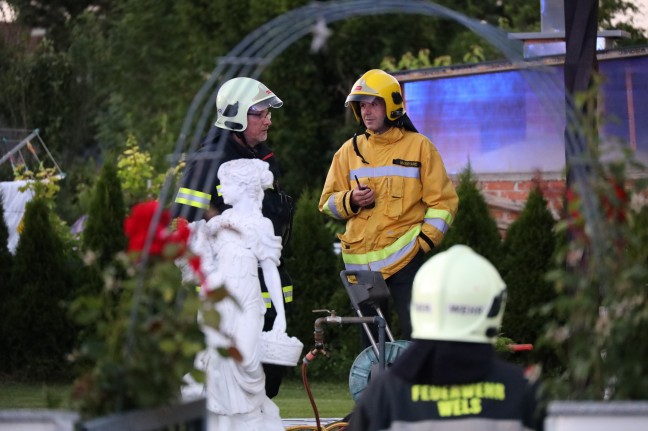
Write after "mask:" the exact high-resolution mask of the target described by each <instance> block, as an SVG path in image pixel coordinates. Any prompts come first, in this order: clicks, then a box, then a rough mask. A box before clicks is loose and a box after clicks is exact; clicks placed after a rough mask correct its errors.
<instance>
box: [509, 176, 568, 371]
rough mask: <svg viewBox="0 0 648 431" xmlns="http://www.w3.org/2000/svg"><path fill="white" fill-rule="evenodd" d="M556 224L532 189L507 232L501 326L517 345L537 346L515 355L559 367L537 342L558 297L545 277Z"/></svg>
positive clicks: (540, 192) (554, 242)
mask: <svg viewBox="0 0 648 431" xmlns="http://www.w3.org/2000/svg"><path fill="white" fill-rule="evenodd" d="M554 226H555V221H554V218H553V216H552V214H551V212H550V211H549V209H548V208H547V201H546V200H545V198H544V196H543V193H542V190H541V189H540V187H539V186H538V185H536V187H535V188H534V189H533V190H531V192H530V193H529V196H528V198H527V201H526V203H525V206H524V208H523V210H522V212H521V214H520V216H519V217H518V219H517V220H515V221H514V222H513V223H512V224H511V226H510V227H509V229H508V232H507V234H506V238H505V240H504V243H503V258H502V264H501V273H502V278H503V279H504V281H505V282H506V286H507V294H508V300H507V303H506V312H505V313H504V319H503V323H502V332H503V334H504V336H506V337H508V338H510V339H512V340H513V341H514V342H516V343H525V344H526V343H531V344H534V350H533V351H531V352H529V353H520V354H519V355H513V357H512V358H511V359H513V360H515V359H516V356H517V357H519V358H521V360H523V361H524V362H529V361H532V362H536V363H541V364H542V365H543V368H544V369H545V370H547V369H548V368H553V367H554V366H556V361H555V356H554V355H553V354H552V353H551V352H550V351H547V350H546V349H544V348H542V346H540V345H539V344H538V343H537V340H538V337H539V336H540V335H541V334H542V333H543V328H544V326H545V323H546V322H547V320H548V319H550V318H551V317H550V316H548V315H546V313H544V312H543V311H542V310H543V307H544V306H546V305H547V303H549V302H550V301H552V300H554V299H555V297H556V292H555V289H554V287H553V284H552V283H550V282H548V281H547V280H546V279H545V277H546V274H547V272H548V271H549V270H550V269H551V268H552V265H553V260H552V257H553V255H554V252H555V248H556V235H555V233H554Z"/></svg>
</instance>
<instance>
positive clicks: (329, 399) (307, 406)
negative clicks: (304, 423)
mask: <svg viewBox="0 0 648 431" xmlns="http://www.w3.org/2000/svg"><path fill="white" fill-rule="evenodd" d="M310 389H311V393H312V394H313V400H314V401H315V405H316V406H317V411H318V413H319V416H320V418H343V417H345V416H346V415H347V414H349V413H351V410H352V409H353V405H354V402H353V399H352V398H351V394H350V393H349V386H348V384H347V382H340V383H336V382H310ZM273 401H274V402H275V403H276V404H277V406H279V409H280V410H281V417H282V418H313V417H315V413H314V412H313V408H312V406H311V403H310V400H309V398H308V392H306V389H305V388H304V385H303V384H302V382H301V380H288V381H284V382H283V383H282V385H281V389H280V390H279V395H277V397H275V398H274V399H273Z"/></svg>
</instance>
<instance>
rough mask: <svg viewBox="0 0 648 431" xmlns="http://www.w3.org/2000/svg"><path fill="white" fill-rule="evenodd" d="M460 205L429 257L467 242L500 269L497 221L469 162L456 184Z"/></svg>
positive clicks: (499, 238) (499, 239)
mask: <svg viewBox="0 0 648 431" xmlns="http://www.w3.org/2000/svg"><path fill="white" fill-rule="evenodd" d="M457 195H458V196H459V208H458V210H457V215H456V216H455V219H454V222H453V223H452V226H451V227H450V229H449V230H448V233H447V234H446V236H445V238H444V239H443V242H441V244H439V245H437V247H435V248H434V250H432V253H430V254H429V256H432V255H434V254H436V253H439V252H442V251H445V250H447V249H449V248H450V247H452V246H453V245H456V244H465V245H467V246H469V247H471V248H472V249H473V250H475V252H476V253H479V254H480V255H482V256H484V257H485V258H486V259H488V260H489V261H490V262H491V263H492V264H493V265H495V266H496V267H498V268H499V261H500V255H501V242H502V241H501V237H500V233H499V229H498V228H497V223H496V222H495V219H494V218H493V216H492V215H491V214H490V212H489V210H488V205H487V204H486V200H485V199H484V196H483V195H482V193H481V191H480V190H479V187H478V184H477V178H476V176H475V173H474V171H473V170H472V168H471V166H470V164H468V165H467V166H466V168H465V169H464V170H463V171H461V173H460V174H459V179H458V184H457Z"/></svg>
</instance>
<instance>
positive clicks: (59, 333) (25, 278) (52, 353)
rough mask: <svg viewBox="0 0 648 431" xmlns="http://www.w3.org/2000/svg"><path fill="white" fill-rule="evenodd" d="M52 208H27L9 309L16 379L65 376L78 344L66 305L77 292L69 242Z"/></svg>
mask: <svg viewBox="0 0 648 431" xmlns="http://www.w3.org/2000/svg"><path fill="white" fill-rule="evenodd" d="M49 213H50V208H49V206H48V204H47V202H46V201H45V200H43V199H42V198H35V199H34V200H32V201H31V202H29V203H28V204H27V206H26V209H25V215H24V226H25V227H24V230H23V232H22V234H21V236H20V240H19V242H18V246H17V247H16V254H15V257H14V265H13V271H12V275H11V283H10V286H12V290H11V291H10V292H9V299H8V301H7V302H6V304H3V305H4V309H3V319H4V320H5V325H6V326H5V328H7V327H8V328H11V330H10V331H7V333H6V334H5V335H6V336H7V340H6V341H7V344H8V346H9V348H8V350H7V351H6V352H7V353H8V360H9V364H10V367H11V371H12V372H13V373H14V374H16V375H23V376H26V377H27V376H28V377H29V378H32V379H39V378H52V377H53V376H56V375H61V374H64V373H65V371H66V370H67V368H68V366H67V363H66V360H65V356H66V355H67V354H68V353H69V352H70V351H71V348H72V345H73V343H74V339H75V331H74V326H73V324H72V323H71V321H70V320H69V319H68V317H67V315H66V309H65V302H66V301H68V300H69V299H70V298H71V297H72V295H73V292H74V287H73V286H74V280H73V277H72V274H71V273H70V269H69V265H68V261H67V260H66V256H67V253H66V251H65V250H63V248H64V243H63V241H62V240H61V239H60V238H59V237H58V236H57V235H56V233H55V229H54V227H53V226H52V223H51V218H50V215H49Z"/></svg>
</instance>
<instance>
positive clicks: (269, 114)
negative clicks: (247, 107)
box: [248, 111, 272, 121]
mask: <svg viewBox="0 0 648 431" xmlns="http://www.w3.org/2000/svg"><path fill="white" fill-rule="evenodd" d="M248 115H251V116H253V117H257V118H258V119H260V120H268V121H272V112H270V111H267V112H266V113H265V114H264V113H263V112H248Z"/></svg>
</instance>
